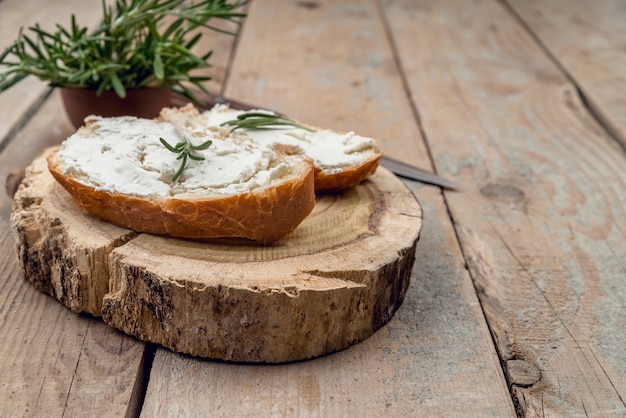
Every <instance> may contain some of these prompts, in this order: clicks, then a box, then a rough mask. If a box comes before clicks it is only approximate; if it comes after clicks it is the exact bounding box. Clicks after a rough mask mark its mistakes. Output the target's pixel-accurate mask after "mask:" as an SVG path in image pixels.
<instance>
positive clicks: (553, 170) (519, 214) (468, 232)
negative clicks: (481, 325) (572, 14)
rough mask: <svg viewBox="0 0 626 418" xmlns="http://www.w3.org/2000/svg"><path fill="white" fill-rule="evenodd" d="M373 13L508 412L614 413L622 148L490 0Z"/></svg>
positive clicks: (619, 359)
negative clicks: (456, 247)
mask: <svg viewBox="0 0 626 418" xmlns="http://www.w3.org/2000/svg"><path fill="white" fill-rule="evenodd" d="M542 4H543V3H542ZM568 5H569V2H568ZM386 12H387V16H388V19H389V21H390V22H393V23H392V24H391V25H390V27H391V30H392V32H393V34H394V39H395V40H396V45H397V48H398V51H399V54H400V56H401V62H402V64H403V68H404V69H405V73H406V75H407V80H408V85H409V87H410V89H411V92H412V93H411V96H412V98H413V99H414V100H415V102H416V103H417V105H418V108H419V111H420V115H421V119H422V121H423V127H424V131H425V134H426V137H427V140H428V143H429V145H430V149H431V152H432V155H433V158H434V160H435V163H436V166H437V168H438V169H439V170H440V172H442V173H444V174H445V175H448V176H449V177H452V178H454V179H456V180H457V181H459V182H462V183H463V184H464V185H465V187H466V190H465V191H464V192H463V193H458V194H455V193H449V194H446V198H447V202H448V205H449V209H450V212H451V214H452V217H453V218H454V220H455V226H456V230H457V234H458V236H459V237H460V240H461V245H462V248H463V253H464V254H465V256H466V259H467V262H468V267H469V270H470V274H471V275H472V278H473V280H474V282H475V285H476V288H477V289H478V290H479V298H480V300H481V303H482V306H483V309H484V311H485V313H486V315H487V318H488V322H489V324H490V326H491V330H492V332H493V333H494V337H495V339H496V342H497V345H498V351H499V353H500V355H501V356H502V360H503V361H505V362H506V365H507V371H508V378H509V380H510V382H511V383H512V385H513V391H514V393H515V395H516V399H517V402H518V403H519V406H520V410H521V412H522V413H523V414H525V415H526V416H529V417H530V416H582V415H585V416H587V415H589V416H623V415H624V414H626V406H625V405H624V400H625V399H626V396H625V395H626V393H625V392H624V391H625V390H626V352H625V350H624V347H626V335H625V334H624V331H623V330H624V328H625V326H626V322H625V321H626V317H625V316H624V307H625V305H624V300H625V299H624V292H625V291H626V284H625V282H624V272H625V271H626V262H625V261H624V260H626V230H625V229H624V228H623V226H622V225H623V222H622V220H623V219H624V217H625V215H626V195H624V193H623V190H624V188H625V187H626V179H625V177H624V173H626V158H625V156H624V153H623V152H622V151H621V150H620V148H619V146H618V145H617V144H616V143H615V142H614V141H613V140H612V138H610V137H609V136H608V135H607V133H606V131H605V130H604V129H603V128H602V127H601V126H599V125H598V124H597V123H596V121H595V120H594V118H593V117H592V116H591V115H590V114H589V113H588V111H587V110H586V109H585V107H584V105H583V104H582V103H581V101H580V98H579V97H578V96H577V94H576V89H575V87H574V86H572V85H571V84H570V83H569V82H568V79H567V78H566V77H565V76H564V75H563V73H561V72H560V71H559V69H558V68H556V67H555V65H554V63H553V62H552V61H551V60H550V59H549V58H548V57H547V56H546V55H545V53H544V51H543V50H542V49H541V48H540V47H539V46H538V45H537V44H536V42H535V41H534V39H533V38H532V37H531V36H530V35H529V33H528V32H527V31H526V30H525V28H524V27H522V26H521V25H520V24H519V23H518V22H517V21H516V20H515V19H514V18H513V17H512V16H511V14H510V13H509V12H508V10H507V9H506V8H504V7H503V6H502V4H500V3H498V2H495V1H491V0H474V1H472V3H471V4H468V3H467V2H466V1H462V0H444V1H437V2H430V1H426V0H421V1H408V0H407V1H397V2H393V3H387V4H386ZM459 28H462V30H459ZM607 106H608V105H607ZM425 219H428V218H427V217H425Z"/></svg>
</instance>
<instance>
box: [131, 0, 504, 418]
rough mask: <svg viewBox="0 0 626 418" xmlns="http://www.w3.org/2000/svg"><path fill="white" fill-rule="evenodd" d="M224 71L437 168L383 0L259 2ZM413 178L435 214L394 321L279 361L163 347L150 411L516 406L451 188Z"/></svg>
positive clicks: (265, 101) (309, 115) (263, 99)
mask: <svg viewBox="0 0 626 418" xmlns="http://www.w3.org/2000/svg"><path fill="white" fill-rule="evenodd" d="M228 80H229V83H228V85H227V88H226V90H225V91H226V94H227V95H229V96H231V97H233V98H237V99H240V100H243V101H248V102H252V103H258V104H260V105H263V106H267V107H273V108H275V109H278V110H281V111H283V112H286V113H288V114H289V115H291V116H293V117H297V118H299V119H302V120H304V121H307V122H310V123H313V124H317V125H320V126H328V127H330V128H334V129H338V130H341V129H343V130H349V129H357V130H358V131H359V132H361V133H363V134H366V135H373V136H376V137H379V138H382V146H383V150H384V151H385V152H386V153H388V154H389V155H392V156H394V157H398V158H403V159H404V160H405V161H408V162H413V163H414V164H417V165H421V166H423V167H426V168H428V167H429V160H428V156H427V152H426V150H425V148H424V144H423V141H422V139H421V137H420V132H419V129H418V126H417V124H416V122H415V119H414V115H413V113H412V111H411V107H410V103H409V101H408V100H407V97H406V92H405V90H404V88H403V85H402V82H401V79H400V77H399V72H398V68H397V67H396V64H395V61H394V56H393V53H392V51H391V49H390V46H389V43H388V41H387V39H386V36H385V31H384V27H383V24H382V22H381V20H380V15H379V10H378V8H377V6H376V3H375V2H373V1H368V0H354V1H343V2H331V1H317V2H299V3H298V2H294V3H289V4H286V3H285V2H281V1H277V0H276V1H270V0H266V1H263V2H253V3H252V4H251V10H250V17H249V18H248V20H247V21H246V26H245V27H244V30H243V35H242V38H241V41H240V45H239V47H238V51H237V55H236V59H235V62H234V65H233V69H232V73H231V74H230V75H229V77H228ZM407 184H409V186H410V187H411V189H412V190H413V192H414V193H415V194H416V195H417V196H418V197H419V200H420V202H421V203H422V205H423V207H424V211H425V213H424V218H425V220H426V221H425V223H424V229H423V232H422V236H421V238H420V242H419V243H418V250H417V254H416V266H415V268H414V271H413V275H412V280H413V281H412V284H411V286H410V288H409V291H408V294H407V297H406V300H405V303H404V305H403V306H402V307H401V308H400V309H399V311H398V313H397V314H396V316H395V317H394V319H392V321H391V322H390V323H389V324H388V325H387V326H386V327H383V328H382V329H381V330H379V331H378V332H377V333H376V334H374V336H372V337H371V338H370V339H368V340H366V341H364V342H362V343H360V344H357V345H355V346H353V347H350V348H349V349H346V350H344V351H341V352H338V353H335V354H332V355H328V356H325V357H320V358H317V359H314V360H310V361H307V362H299V363H291V364H285V365H278V366H250V365H242V364H229V363H221V362H203V361H199V360H197V359H194V358H191V357H186V356H181V355H176V354H173V353H171V352H169V351H166V350H158V351H157V355H156V358H155V363H154V367H153V368H152V372H151V376H150V383H149V386H148V390H147V394H146V401H145V404H144V408H143V410H142V416H146V417H150V416H168V415H169V416H208V415H211V416H258V413H259V411H263V414H264V415H265V416H303V417H305V416H320V417H321V416H363V417H369V416H372V417H374V416H384V415H386V416H468V415H474V416H513V415H514V411H513V406H512V402H511V399H510V396H509V393H508V390H507V387H506V383H505V382H504V379H503V376H502V370H501V368H500V365H499V362H498V359H497V356H496V354H495V352H494V349H493V345H492V341H491V338H490V335H489V333H488V330H487V328H486V324H485V322H484V317H483V315H482V312H481V310H480V306H479V304H478V301H477V299H476V295H475V292H474V289H473V286H472V283H471V280H470V279H469V276H468V274H467V272H466V270H465V268H464V260H463V258H462V256H461V253H460V251H459V247H458V244H457V241H456V239H455V236H454V233H453V230H452V227H451V223H450V219H449V218H448V215H447V212H446V207H445V204H444V202H443V199H442V196H441V193H440V191H439V190H438V189H436V188H433V187H428V186H422V185H419V184H417V183H415V182H408V183H407ZM485 387H489V388H490V389H489V390H488V391H485V390H484V388H485Z"/></svg>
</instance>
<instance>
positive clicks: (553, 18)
mask: <svg viewBox="0 0 626 418" xmlns="http://www.w3.org/2000/svg"><path fill="white" fill-rule="evenodd" d="M508 3H509V4H510V5H511V7H512V8H513V9H514V10H515V12H516V13H517V14H519V16H520V17H521V18H522V20H523V21H524V22H525V24H527V25H528V27H529V29H530V30H531V31H532V32H533V33H534V34H535V35H536V36H537V37H538V38H539V40H540V42H541V43H542V44H543V45H544V46H545V47H546V48H547V49H548V50H549V51H550V52H551V54H552V55H553V56H554V57H555V59H556V60H557V61H558V62H559V64H560V65H562V66H563V68H565V70H566V71H567V73H568V74H569V75H570V76H571V77H572V78H573V79H574V82H575V83H576V85H577V86H578V87H579V88H580V89H581V91H582V92H583V93H584V96H585V98H586V100H587V104H588V106H590V108H591V109H592V111H593V112H594V114H595V115H597V117H598V118H599V119H600V120H601V122H602V124H603V125H604V126H605V127H607V128H608V129H609V131H610V132H611V133H612V134H613V135H614V136H615V137H616V138H617V139H618V140H619V141H620V142H621V143H622V144H623V145H624V146H626V54H625V53H624V39H626V8H625V7H624V2H623V1H621V0H599V1H594V2H590V1H584V0H573V1H567V2H563V1H559V0H547V1H543V0H530V1H526V0H508Z"/></svg>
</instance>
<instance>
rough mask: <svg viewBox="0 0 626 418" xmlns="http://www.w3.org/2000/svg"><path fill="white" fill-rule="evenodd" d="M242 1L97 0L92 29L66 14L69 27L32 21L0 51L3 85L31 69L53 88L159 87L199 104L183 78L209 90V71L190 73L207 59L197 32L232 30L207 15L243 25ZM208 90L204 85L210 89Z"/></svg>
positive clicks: (1, 88)
mask: <svg viewBox="0 0 626 418" xmlns="http://www.w3.org/2000/svg"><path fill="white" fill-rule="evenodd" d="M245 3H246V0H238V1H234V2H232V3H231V2H228V0H202V1H197V2H189V1H187V0H116V2H115V6H114V7H113V6H111V5H109V6H107V4H106V2H105V1H104V0H103V1H102V11H103V19H102V23H101V24H100V25H99V26H98V27H97V28H96V29H95V30H93V31H88V28H87V27H84V26H81V25H79V24H78V23H77V22H76V18H75V17H74V15H72V17H71V22H70V26H69V28H65V27H63V26H61V25H58V24H57V25H56V30H54V31H45V30H44V29H42V28H41V26H39V24H36V25H34V26H32V27H30V28H29V31H30V33H29V35H26V34H25V33H24V31H23V30H20V32H19V34H18V38H17V40H16V41H15V42H14V43H13V44H12V45H10V46H9V47H8V48H7V49H5V50H4V51H3V52H0V92H2V91H5V90H7V89H8V88H10V87H12V86H13V85H15V84H16V83H18V82H19V81H21V80H23V79H24V78H26V77H27V76H29V75H33V76H35V77H37V78H39V79H40V80H43V81H46V82H48V84H49V85H50V86H51V87H79V88H88V89H95V90H97V92H98V94H100V93H101V92H102V91H105V90H115V92H116V93H117V94H118V95H119V96H120V97H122V98H123V97H125V96H126V90H128V89H138V88H144V87H153V86H163V87H165V88H168V89H170V90H172V91H176V92H177V93H180V94H183V95H184V96H186V97H188V98H189V99H191V100H193V101H195V102H197V103H200V101H199V100H198V99H197V98H196V97H195V95H194V94H193V93H192V91H191V90H190V89H189V88H188V86H187V85H188V84H192V85H195V86H196V87H198V88H200V89H201V90H202V91H204V92H207V91H206V88H205V87H204V86H203V84H202V82H204V81H207V80H210V77H207V76H202V75H192V74H191V72H192V71H194V70H197V69H201V68H206V67H209V66H210V65H209V64H208V62H207V60H208V59H209V57H210V55H211V52H212V51H208V52H207V53H205V54H204V55H201V56H198V55H195V54H194V53H193V52H191V49H192V47H193V46H194V45H196V44H197V43H198V41H199V40H200V38H201V37H202V32H201V28H208V29H211V30H215V31H219V32H223V33H229V34H231V35H234V33H233V32H229V31H226V30H224V29H220V28H219V27H217V26H214V25H212V24H209V21H210V20H211V19H212V18H215V19H221V20H225V21H230V22H234V23H235V24H240V18H243V17H245V14H244V13H241V12H239V11H237V9H238V8H239V7H241V6H242V5H244V4H245ZM207 93H208V92H207Z"/></svg>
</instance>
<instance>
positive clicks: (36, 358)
mask: <svg viewBox="0 0 626 418" xmlns="http://www.w3.org/2000/svg"><path fill="white" fill-rule="evenodd" d="M100 8H101V2H100V1H75V0H59V1H56V2H54V5H50V6H48V5H46V6H45V7H43V6H42V2H40V1H38V0H27V1H14V0H1V1H0V23H1V24H0V47H2V48H3V47H4V46H6V45H8V44H9V43H10V42H11V41H13V40H14V39H15V36H16V34H17V33H18V30H19V27H20V26H24V27H26V26H28V25H29V24H32V23H34V22H37V21H39V22H42V23H44V22H48V23H50V24H54V22H65V23H66V22H68V19H69V16H70V15H71V14H72V13H75V14H76V15H77V18H78V19H80V21H81V23H87V24H89V23H91V24H95V23H96V22H97V21H98V20H99V18H100V14H101V13H100ZM234 40H235V39H234V38H233V37H231V36H227V35H221V34H215V33H213V32H208V33H207V35H206V37H205V38H203V42H202V43H203V45H204V46H206V45H209V46H210V47H211V48H212V49H213V50H214V54H213V57H212V59H211V63H212V64H213V65H214V67H212V68H211V71H210V73H211V76H213V77H214V79H213V80H211V81H209V82H208V83H207V86H208V87H209V88H210V89H211V91H219V90H218V89H219V84H220V83H221V81H222V80H223V78H224V74H225V68H226V66H227V63H228V61H229V59H230V53H231V52H232V44H233V42H234ZM46 91H47V89H46V87H45V86H44V84H43V83H40V82H38V81H37V80H26V81H25V82H23V83H21V84H20V85H18V86H16V87H14V88H13V89H11V90H9V91H7V92H3V93H2V94H0V106H1V107H2V108H3V112H2V113H0V150H1V153H0V178H1V179H2V180H4V179H5V178H6V177H7V175H8V174H9V173H10V172H11V171H12V170H14V169H17V168H20V167H25V166H27V165H28V164H30V162H32V160H33V158H35V157H36V156H37V155H38V154H39V153H41V151H42V150H43V149H44V148H45V147H47V146H51V145H55V144H58V143H60V142H61V141H62V140H63V139H65V138H66V137H67V136H68V135H69V134H70V133H71V132H72V130H73V128H72V127H71V126H70V124H69V122H68V121H67V119H66V116H65V112H64V110H63V108H62V106H61V102H60V97H59V96H58V93H57V92H53V93H52V94H51V95H49V96H46ZM27 109H31V110H32V112H34V113H32V114H31V113H30V111H28V110H27ZM7 134H8V136H7ZM11 206H12V201H11V199H10V197H9V196H7V195H5V194H4V193H0V277H2V290H1V291H0V338H1V342H0V353H1V356H2V358H3V359H5V361H2V362H0V411H1V412H0V415H8V416H64V415H65V416H78V415H89V416H95V415H97V416H112V417H120V416H137V415H138V414H139V411H140V410H141V405H142V401H143V393H144V391H145V383H146V382H145V380H144V376H145V375H146V373H147V372H146V369H148V370H149V368H150V366H151V357H152V350H153V349H152V348H151V347H150V346H148V347H146V345H145V344H143V343H142V342H141V341H138V340H137V339H135V338H133V337H130V336H128V335H125V334H124V333H122V332H120V331H118V330H116V329H114V328H112V327H110V326H108V325H106V324H105V323H103V322H102V321H101V320H99V319H94V318H91V317H89V316H85V315H76V314H74V313H72V312H71V311H69V310H68V309H66V308H65V307H63V306H62V305H61V304H59V303H58V302H57V301H55V300H54V299H52V298H50V297H48V296H46V295H44V294H43V293H41V292H38V291H37V290H36V289H35V288H34V287H33V286H32V285H30V284H29V283H27V282H26V281H25V280H24V278H23V276H22V275H21V273H20V271H19V267H18V262H17V257H16V255H15V242H14V239H13V237H12V236H11V234H10V226H9V216H10V213H11Z"/></svg>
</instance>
